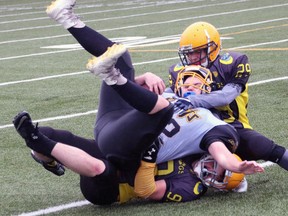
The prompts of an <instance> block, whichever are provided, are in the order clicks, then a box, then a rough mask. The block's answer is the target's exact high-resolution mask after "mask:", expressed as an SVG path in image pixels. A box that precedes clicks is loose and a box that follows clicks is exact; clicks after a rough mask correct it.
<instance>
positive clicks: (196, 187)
mask: <svg viewBox="0 0 288 216" xmlns="http://www.w3.org/2000/svg"><path fill="white" fill-rule="evenodd" d="M191 160H192V159H191V157H187V158H183V159H177V160H174V161H168V162H165V163H162V164H159V165H158V171H157V176H156V179H157V180H160V179H164V181H165V182H166V191H165V194H164V196H163V198H162V200H161V201H162V202H188V201H193V200H195V199H198V198H200V197H201V196H202V195H203V194H204V193H205V192H206V191H207V188H206V187H205V186H204V185H203V183H202V182H201V181H200V179H198V178H197V176H196V175H195V174H194V173H193V172H192V168H191V165H190V164H191V163H192V162H191Z"/></svg>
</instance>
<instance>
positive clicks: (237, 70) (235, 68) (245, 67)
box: [220, 53, 251, 92]
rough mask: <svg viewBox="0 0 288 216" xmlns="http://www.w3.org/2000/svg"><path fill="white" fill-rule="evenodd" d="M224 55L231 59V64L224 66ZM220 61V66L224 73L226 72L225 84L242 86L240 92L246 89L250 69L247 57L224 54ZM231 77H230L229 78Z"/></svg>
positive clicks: (239, 54)
mask: <svg viewBox="0 0 288 216" xmlns="http://www.w3.org/2000/svg"><path fill="white" fill-rule="evenodd" d="M225 55H229V56H231V57H232V59H233V61H232V63H231V64H225V63H226V61H224V58H225ZM225 55H223V57H222V58H221V59H220V63H221V66H222V67H223V68H224V70H225V71H227V72H226V73H225V74H227V77H226V84H228V83H234V84H238V85H241V86H242V92H243V91H244V90H245V88H246V84H247V82H248V80H249V77H250V74H251V67H250V64H249V62H248V57H247V56H246V55H244V54H241V53H236V54H235V53H231V55H230V54H225ZM229 75H231V77H230V76H229Z"/></svg>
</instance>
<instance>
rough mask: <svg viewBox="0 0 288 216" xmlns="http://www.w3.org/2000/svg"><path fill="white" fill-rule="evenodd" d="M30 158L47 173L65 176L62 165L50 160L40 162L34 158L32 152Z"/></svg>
mask: <svg viewBox="0 0 288 216" xmlns="http://www.w3.org/2000/svg"><path fill="white" fill-rule="evenodd" d="M31 156H32V158H33V159H34V160H35V161H36V162H37V163H40V164H41V165H42V166H43V167H44V168H45V169H46V170H48V171H49V172H52V173H53V174H55V175H57V176H61V175H64V174H65V167H64V166H63V165H62V164H60V163H58V162H57V161H55V160H52V161H50V162H45V161H43V160H40V159H39V158H37V157H36V156H35V154H34V151H33V150H32V151H31Z"/></svg>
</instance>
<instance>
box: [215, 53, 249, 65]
mask: <svg viewBox="0 0 288 216" xmlns="http://www.w3.org/2000/svg"><path fill="white" fill-rule="evenodd" d="M247 59H248V57H247V55H246V54H244V53H241V52H233V51H229V52H225V53H223V54H221V55H219V57H218V63H219V64H222V65H230V64H233V63H235V62H238V61H241V60H247Z"/></svg>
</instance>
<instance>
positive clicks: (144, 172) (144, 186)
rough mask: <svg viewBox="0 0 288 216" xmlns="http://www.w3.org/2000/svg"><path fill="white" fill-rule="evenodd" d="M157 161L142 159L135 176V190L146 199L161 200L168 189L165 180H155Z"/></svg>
mask: <svg viewBox="0 0 288 216" xmlns="http://www.w3.org/2000/svg"><path fill="white" fill-rule="evenodd" d="M155 167H156V163H155V162H154V163H150V162H146V161H141V165H140V167H139V168H138V171H137V173H136V176H135V181H134V192H135V193H136V195H137V196H138V197H141V198H144V199H153V200H161V199H162V198H163V196H164V194H165V191H166V182H165V181H164V180H159V181H155V176H154V173H155Z"/></svg>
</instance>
